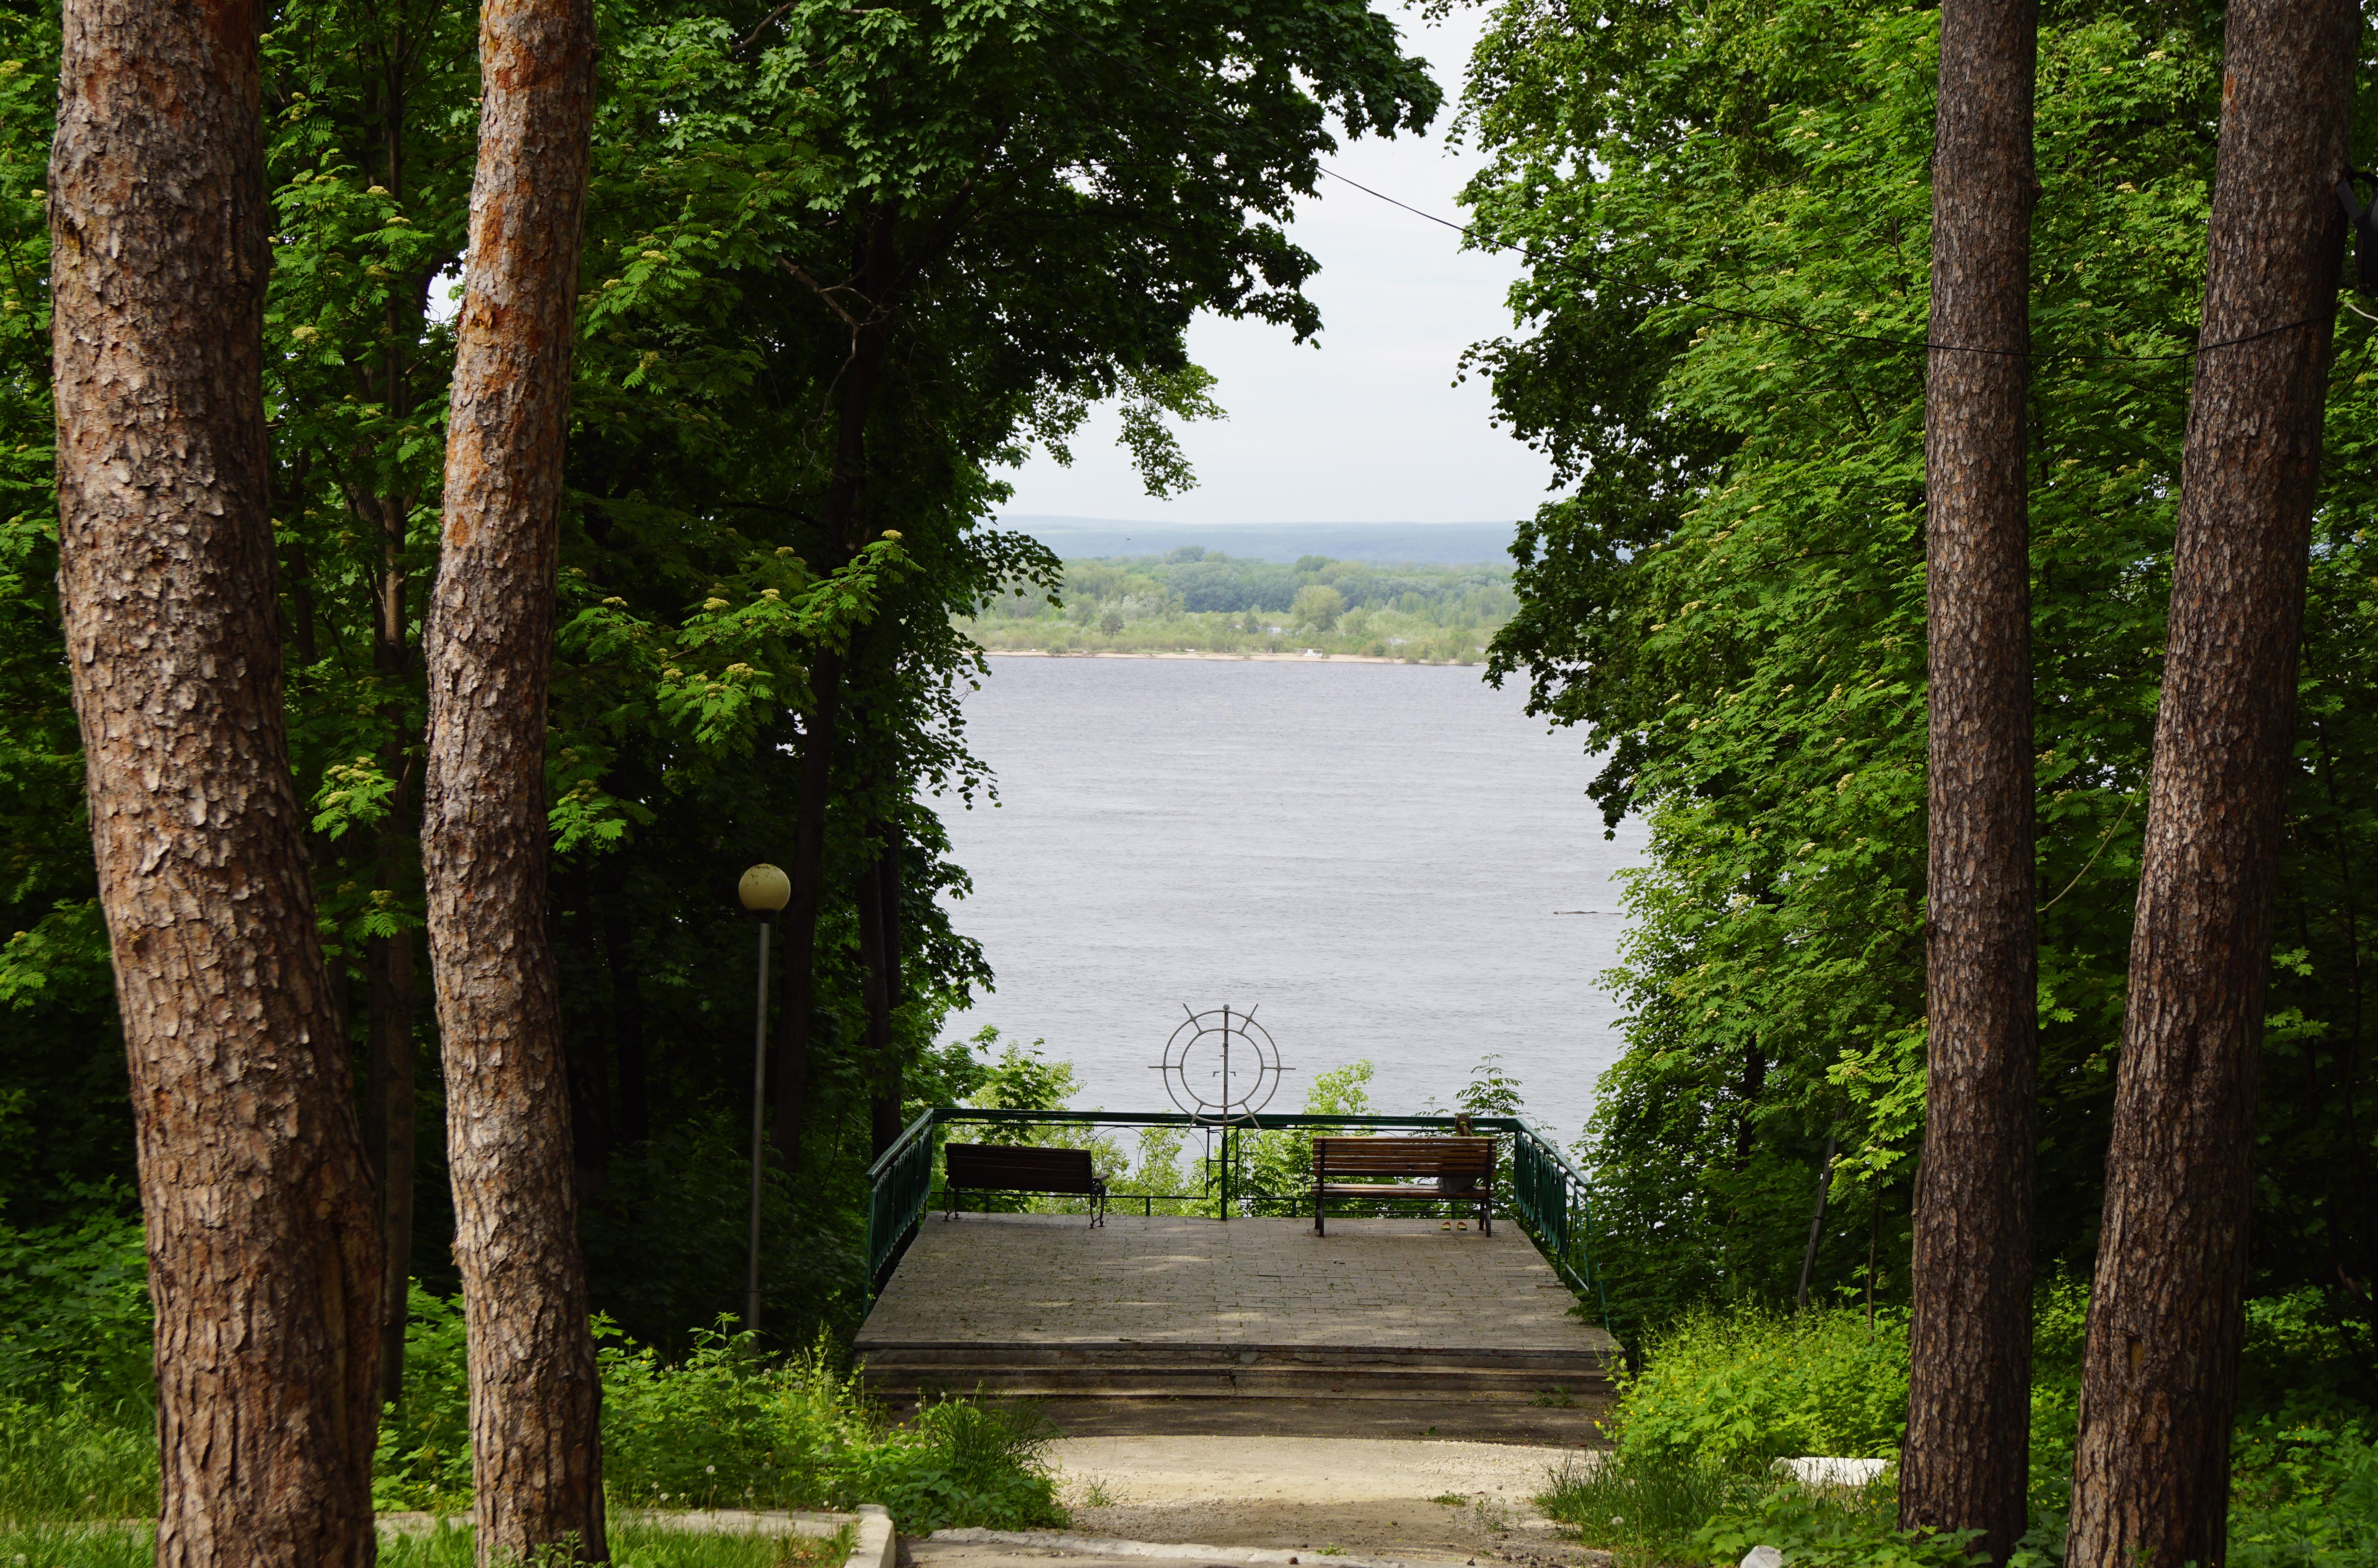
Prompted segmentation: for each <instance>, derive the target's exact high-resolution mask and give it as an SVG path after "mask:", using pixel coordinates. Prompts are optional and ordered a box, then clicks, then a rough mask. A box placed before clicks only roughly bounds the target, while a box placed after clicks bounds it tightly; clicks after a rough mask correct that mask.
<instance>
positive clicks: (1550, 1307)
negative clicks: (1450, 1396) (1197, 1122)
mask: <svg viewBox="0 0 2378 1568" xmlns="http://www.w3.org/2000/svg"><path fill="white" fill-rule="evenodd" d="M1575 1299H1576V1298H1575V1297H1574V1296H1573V1295H1571V1293H1570V1292H1569V1289H1568V1287H1567V1286H1565V1285H1563V1284H1562V1283H1561V1281H1560V1278H1559V1276H1558V1275H1555V1274H1554V1273H1553V1271H1552V1267H1551V1265H1550V1264H1548V1263H1545V1262H1544V1261H1543V1257H1542V1256H1541V1255H1540V1254H1539V1253H1538V1252H1537V1251H1536V1250H1535V1247H1534V1245H1533V1244H1532V1243H1531V1242H1530V1241H1529V1240H1528V1239H1527V1238H1526V1237H1525V1236H1523V1235H1521V1234H1520V1233H1519V1228H1518V1227H1517V1226H1515V1225H1510V1224H1502V1225H1498V1226H1497V1227H1495V1234H1494V1235H1493V1236H1492V1237H1486V1236H1482V1235H1480V1234H1478V1232H1477V1231H1476V1230H1474V1229H1472V1230H1468V1231H1443V1230H1439V1229H1438V1228H1437V1222H1436V1221H1435V1220H1434V1219H1426V1220H1421V1219H1332V1220H1331V1221H1330V1222H1329V1234H1328V1235H1327V1237H1316V1236H1315V1235H1314V1234H1313V1227H1312V1222H1311V1221H1309V1220H1293V1219H1233V1220H1228V1221H1220V1220H1209V1219H1179V1218H1171V1217H1164V1216H1159V1217H1157V1218H1152V1219H1150V1218H1142V1217H1140V1216H1137V1215H1110V1216H1109V1217H1108V1220H1107V1223H1106V1225H1105V1227H1103V1228H1101V1229H1093V1228H1091V1227H1089V1226H1087V1224H1085V1223H1084V1222H1083V1220H1082V1219H1081V1218H1079V1217H1077V1216H1071V1215H959V1216H958V1217H957V1218H956V1219H955V1220H944V1219H943V1218H942V1216H941V1215H938V1214H932V1215H927V1216H926V1217H925V1219H924V1221H923V1223H922V1225H921V1226H920V1227H919V1231H918V1234H917V1238H916V1240H915V1241H914V1242H913V1243H912V1244H911V1245H910V1246H909V1248H908V1251H907V1256H906V1257H905V1258H903V1259H902V1260H901V1262H900V1265H899V1268H898V1270H897V1271H896V1272H895V1273H894V1275H893V1276H892V1279H891V1281H890V1283H889V1284H888V1285H887V1286H886V1287H884V1291H883V1296H882V1297H881V1298H879V1299H877V1301H876V1303H875V1307H874V1310H873V1311H871V1312H870V1313H869V1314H868V1318H867V1322H866V1324H865V1326H864V1327H862V1328H861V1329H860V1331H859V1349H860V1350H861V1351H862V1352H864V1351H867V1350H868V1349H870V1348H871V1347H890V1346H894V1345H900V1344H910V1345H914V1344H920V1343H939V1344H952V1343H956V1342H962V1341H977V1342H986V1343H998V1344H1006V1345H1032V1344H1042V1345H1082V1346H1090V1345H1110V1346H1112V1345H1142V1346H1149V1345H1163V1344H1171V1345H1179V1346H1183V1347H1187V1346H1216V1347H1219V1346H1230V1345H1246V1346H1271V1347H1306V1346H1309V1347H1367V1348H1376V1349H1404V1348H1413V1349H1418V1348H1447V1349H1452V1348H1459V1349H1463V1350H1478V1349H1507V1350H1517V1351H1550V1352H1555V1353H1558V1352H1570V1353H1576V1352H1589V1353H1598V1354H1603V1355H1606V1354H1608V1353H1609V1352H1610V1351H1612V1350H1613V1349H1615V1345H1614V1342H1613V1341H1612V1340H1611V1338H1610V1336H1609V1335H1607V1334H1605V1333H1603V1331H1602V1329H1601V1328H1599V1327H1597V1326H1594V1325H1591V1324H1589V1323H1584V1322H1583V1321H1581V1320H1580V1319H1578V1318H1576V1317H1573V1316H1571V1315H1569V1307H1570V1304H1571V1303H1572V1302H1573V1301H1574V1300H1575Z"/></svg>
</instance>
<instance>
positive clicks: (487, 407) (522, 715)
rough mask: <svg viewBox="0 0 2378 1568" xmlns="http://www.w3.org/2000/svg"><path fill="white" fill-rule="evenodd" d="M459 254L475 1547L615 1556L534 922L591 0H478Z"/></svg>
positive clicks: (557, 1049) (436, 611) (563, 1103)
mask: <svg viewBox="0 0 2378 1568" xmlns="http://www.w3.org/2000/svg"><path fill="white" fill-rule="evenodd" d="M479 58H480V72H481V80H482V83H483V86H484V93H485V95H484V97H483V99H482V102H481V105H480V122H479V153H478V169H477V173H476V175H475V177H474V181H473V184H472V187H471V251H470V257H469V260H468V264H467V269H466V272H465V278H466V289H465V293H464V295H463V301H462V317H461V319H460V321H459V323H458V330H457V346H456V353H455V365H454V385H453V402H452V409H451V413H450V417H449V421H448V426H447V429H448V434H447V444H446V490H445V518H444V538H443V549H442V553H441V557H440V559H439V563H438V581H437V586H436V588H435V590H434V591H433V592H432V595H431V601H430V606H429V616H428V624H427V628H426V635H425V639H424V646H425V651H426V660H425V662H426V666H427V673H428V681H429V740H428V761H427V767H426V770H425V773H426V778H425V789H424V799H423V806H422V835H421V836H422V861H423V867H424V869H425V871H426V875H427V881H428V901H427V902H428V928H429V955H430V964H431V970H432V976H433V978H434V981H435V984H436V990H437V999H438V1028H439V1032H440V1034H441V1035H442V1037H443V1051H444V1059H445V1065H446V1095H447V1110H446V1126H447V1133H446V1138H447V1156H448V1162H449V1165H450V1167H451V1172H452V1180H453V1190H454V1221H455V1239H454V1253H455V1259H456V1261H457V1263H460V1264H461V1267H462V1294H463V1310H464V1321H465V1323H466V1325H467V1327H468V1330H469V1334H470V1378H471V1444H472V1471H473V1481H474V1487H475V1490H476V1500H475V1502H474V1510H473V1519H474V1524H475V1525H476V1526H477V1550H478V1554H479V1561H480V1562H483V1563H486V1562H496V1561H498V1560H500V1559H502V1558H503V1557H505V1556H506V1555H507V1554H510V1555H516V1556H519V1557H522V1558H530V1557H534V1555H536V1554H537V1553H538V1552H540V1551H541V1550H551V1549H553V1548H555V1547H557V1546H561V1545H563V1544H564V1543H574V1545H573V1550H575V1551H576V1552H577V1553H578V1554H580V1555H581V1556H582V1557H585V1558H588V1559H592V1560H600V1559H602V1558H604V1557H605V1556H606V1555H607V1552H606V1550H605V1538H604V1521H603V1478H602V1461H601V1454H600V1447H599V1430H598V1413H599V1401H600V1397H601V1389H600V1385H599V1384H598V1382H597V1381H596V1374H595V1347H594V1341H593V1338H592V1336H591V1335H590V1333H589V1327H588V1321H587V1294H586V1268H585V1263H584V1260H583V1258H582V1256H581V1254H580V1252H579V1247H578V1236H577V1209H576V1204H575V1203H574V1202H573V1200H572V1194H571V1188H570V1165H571V1162H570V1085H569V1079H568V1073H567V1067H566V1062H565V1060H564V1056H563V1049H562V1041H561V1030H560V999H559V995H558V986H559V978H558V974H557V973H556V970H555V967H554V954H553V948H552V943H551V940H550V937H549V934H548V931H547V928H546V798H545V731H546V694H547V688H548V686H549V679H550V671H551V662H552V649H553V616H554V584H555V574H556V570H557V565H558V552H559V534H560V508H561V477H562V455H563V442H564V438H565V435H566V432H567V428H568V413H569V397H570V341H571V335H572V331H573V327H574V322H575V317H576V296H577V289H578V260H579V243H580V232H581V225H582V219H583V216H584V209H585V200H586V173H587V158H588V134H589V128H590V123H591V115H592V109H593V102H594V85H595V70H594V60H595V22H594V14H593V9H592V6H591V5H590V4H589V3H588V0H488V3H487V5H486V7H485V9H484V10H483V11H482V13H481V16H480V23H479Z"/></svg>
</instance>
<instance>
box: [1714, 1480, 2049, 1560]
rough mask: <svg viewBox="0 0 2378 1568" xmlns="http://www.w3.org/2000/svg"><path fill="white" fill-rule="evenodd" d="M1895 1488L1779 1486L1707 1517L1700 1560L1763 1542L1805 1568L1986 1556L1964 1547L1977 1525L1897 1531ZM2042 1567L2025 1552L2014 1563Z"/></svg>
mask: <svg viewBox="0 0 2378 1568" xmlns="http://www.w3.org/2000/svg"><path fill="white" fill-rule="evenodd" d="M1896 1490H1897V1489H1896V1488H1895V1487H1892V1486H1891V1485H1890V1484H1888V1483H1887V1482H1884V1483H1878V1484H1877V1485H1875V1486H1873V1487H1869V1488H1867V1489H1864V1490H1861V1491H1852V1492H1847V1493H1846V1495H1844V1489H1839V1488H1802V1487H1783V1488H1779V1489H1777V1490H1774V1491H1771V1492H1770V1493H1769V1494H1768V1495H1767V1496H1766V1497H1765V1498H1763V1499H1762V1500H1760V1502H1759V1506H1758V1508H1757V1509H1756V1510H1755V1511H1752V1512H1747V1513H1746V1514H1739V1515H1735V1516H1731V1517H1725V1518H1720V1519H1716V1520H1713V1521H1711V1523H1710V1524H1709V1525H1707V1526H1703V1527H1702V1528H1701V1529H1700V1530H1699V1531H1697V1532H1695V1534H1694V1537H1693V1543H1694V1546H1695V1548H1696V1549H1697V1555H1698V1558H1699V1561H1700V1562H1709V1563H1728V1562H1739V1561H1741V1558H1742V1555H1743V1553H1745V1552H1747V1551H1748V1550H1750V1549H1751V1548H1752V1547H1754V1546H1761V1545H1765V1546H1772V1547H1775V1548H1777V1549H1779V1550H1782V1551H1783V1553H1784V1561H1785V1562H1794V1563H1800V1564H1804V1565H1805V1568H1969V1565H1972V1568H1978V1565H1979V1564H1981V1563H1984V1562H1988V1559H1987V1558H1983V1557H1980V1556H1978V1555H1975V1554H1973V1553H1971V1552H1969V1551H1968V1550H1967V1548H1968V1547H1970V1546H1971V1545H1972V1544H1973V1541H1974V1539H1975V1538H1976V1537H1977V1536H1979V1535H1980V1534H1981V1532H1980V1531H1979V1530H1964V1531H1956V1530H1951V1531H1944V1532H1941V1533H1940V1534H1938V1535H1933V1534H1910V1533H1904V1532H1902V1531H1901V1530H1900V1529H1899V1528H1898V1527H1897V1526H1896V1524H1895V1523H1894V1515H1895V1514H1896V1513H1897V1511H1898V1510H1897V1498H1896V1495H1895V1494H1896ZM2044 1565H2045V1559H2042V1558H2040V1557H2038V1556H2037V1555H2036V1553H2027V1554H2022V1555H2019V1556H2018V1558H2017V1560H2016V1562H2015V1564H2014V1568H2044Z"/></svg>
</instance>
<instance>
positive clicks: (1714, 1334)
mask: <svg viewBox="0 0 2378 1568" xmlns="http://www.w3.org/2000/svg"><path fill="white" fill-rule="evenodd" d="M1643 1359H1644V1368H1643V1370H1642V1371H1640V1372H1637V1373H1631V1374H1622V1375H1621V1377H1620V1378H1619V1380H1618V1382H1619V1389H1620V1394H1619V1406H1618V1415H1617V1426H1618V1442H1619V1446H1620V1447H1621V1449H1623V1450H1624V1451H1626V1452H1627V1453H1629V1454H1641V1455H1644V1456H1646V1457H1647V1458H1651V1459H1656V1460H1658V1461H1662V1462H1665V1463H1670V1464H1676V1465H1695V1464H1699V1465H1709V1466H1716V1467H1718V1468H1720V1469H1754V1470H1755V1469H1759V1468H1762V1467H1763V1466H1765V1465H1766V1464H1767V1463H1768V1462H1769V1461H1770V1460H1772V1459H1776V1458H1782V1457H1789V1456H1792V1455H1797V1454H1832V1455H1837V1456H1843V1457H1853V1458H1856V1457H1868V1456H1895V1455H1896V1454H1897V1453H1898V1448H1899V1441H1900V1436H1901V1434H1902V1433H1903V1432H1904V1430H1905V1429H1906V1424H1907V1325H1906V1322H1905V1320H1904V1318H1903V1317H1901V1316H1899V1315H1897V1314H1895V1313H1882V1314H1878V1315H1877V1319H1876V1323H1875V1327H1874V1329H1873V1331H1872V1332H1868V1328H1867V1325H1866V1318H1865V1315H1864V1314H1863V1313H1861V1312H1857V1311H1850V1310H1847V1309H1836V1310H1829V1311H1806V1312H1801V1313H1798V1314H1796V1315H1793V1316H1784V1315H1781V1314H1778V1313H1773V1312H1770V1311H1764V1310H1762V1309H1759V1308H1756V1307H1744V1308H1739V1309H1735V1310H1734V1311H1696V1312H1692V1313H1688V1314H1687V1315H1686V1316H1685V1317H1683V1318H1681V1319H1679V1320H1678V1321H1677V1322H1675V1323H1672V1324H1670V1325H1669V1326H1668V1327H1667V1328H1665V1329H1663V1330H1662V1331H1660V1332H1659V1333H1658V1334H1656V1335H1651V1337H1650V1338H1648V1339H1647V1340H1646V1341H1645V1344H1644V1347H1643Z"/></svg>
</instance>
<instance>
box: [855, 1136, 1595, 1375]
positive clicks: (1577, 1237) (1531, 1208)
mask: <svg viewBox="0 0 2378 1568" xmlns="http://www.w3.org/2000/svg"><path fill="white" fill-rule="evenodd" d="M1470 1124H1471V1129H1472V1130H1473V1131H1476V1132H1479V1133H1483V1134H1488V1135H1491V1136H1494V1137H1496V1138H1501V1139H1505V1140H1507V1142H1508V1145H1509V1148H1510V1153H1511V1161H1510V1176H1509V1178H1508V1179H1507V1181H1506V1182H1505V1184H1504V1185H1505V1207H1506V1212H1507V1213H1508V1214H1510V1215H1513V1216H1514V1217H1516V1218H1517V1219H1518V1220H1519V1228H1520V1229H1522V1230H1524V1231H1525V1232H1527V1235H1528V1239H1530V1240H1531V1241H1533V1242H1534V1243H1535V1244H1536V1250H1537V1251H1540V1252H1542V1253H1543V1255H1544V1261H1545V1262H1547V1263H1551V1264H1552V1266H1553V1268H1554V1271H1555V1273H1557V1274H1558V1275H1560V1276H1561V1279H1562V1281H1563V1283H1565V1284H1567V1286H1568V1287H1569V1288H1570V1289H1572V1290H1575V1291H1576V1292H1577V1293H1578V1294H1579V1296H1580V1297H1584V1296H1591V1298H1592V1299H1593V1302H1594V1305H1595V1308H1596V1311H1598V1313H1599V1314H1600V1316H1601V1318H1602V1320H1603V1327H1605V1328H1607V1327H1608V1326H1609V1320H1610V1305H1609V1301H1608V1299H1607V1298H1606V1297H1605V1296H1604V1294H1603V1285H1602V1270H1601V1267H1600V1266H1599V1264H1598V1263H1596V1262H1595V1260H1594V1252H1593V1204H1592V1196H1591V1189H1589V1188H1588V1186H1587V1184H1586V1179H1585V1177H1584V1175H1583V1173H1581V1172H1580V1171H1579V1169H1578V1168H1577V1167H1576V1166H1575V1165H1574V1164H1573V1163H1571V1162H1570V1160H1569V1158H1568V1156H1567V1155H1565V1154H1563V1153H1562V1152H1561V1150H1560V1146H1559V1145H1558V1144H1556V1143H1554V1142H1553V1141H1552V1140H1551V1139H1550V1138H1548V1137H1546V1136H1545V1135H1544V1133H1543V1131H1541V1130H1540V1129H1539V1128H1537V1127H1536V1126H1535V1124H1534V1123H1532V1122H1530V1121H1527V1120H1525V1119H1521V1118H1519V1117H1516V1116H1473V1117H1471V1118H1470ZM951 1127H1180V1128H1199V1127H1208V1128H1218V1129H1219V1124H1218V1123H1214V1122H1200V1121H1198V1120H1196V1119H1194V1118H1192V1117H1189V1116H1186V1115H1183V1113H1182V1112H1180V1111H1093V1110H967V1109H964V1108H962V1107H953V1106H935V1107H933V1108H932V1109H931V1110H928V1111H927V1112H925V1113H924V1114H923V1115H922V1116H919V1118H917V1119H916V1120H914V1121H912V1122H910V1123H909V1124H908V1126H907V1130H906V1131H903V1132H902V1133H901V1134H900V1138H899V1141H898V1142H897V1143H894V1144H893V1145H892V1147H891V1148H889V1149H887V1150H885V1151H884V1153H883V1157H882V1158H881V1159H879V1160H877V1161H876V1162H875V1163H874V1164H873V1165H872V1166H871V1167H868V1172H867V1183H868V1189H869V1191H868V1203H867V1295H868V1298H869V1299H871V1300H872V1299H873V1298H874V1295H875V1292H876V1291H877V1290H879V1289H881V1288H882V1287H883V1282H884V1280H886V1279H887V1278H889V1277H890V1276H891V1273H892V1270H893V1268H894V1266H895V1264H897V1263H899V1261H900V1254H901V1253H902V1252H904V1251H907V1246H908V1242H909V1240H910V1239H911V1238H913V1237H914V1236H915V1235H916V1233H917V1226H918V1222H919V1220H921V1219H922V1218H923V1217H924V1214H925V1210H926V1207H927V1205H928V1204H929V1203H931V1200H932V1195H933V1163H934V1155H935V1153H936V1152H937V1151H938V1150H939V1149H940V1148H941V1146H942V1143H943V1141H944V1140H943V1132H944V1131H946V1130H947V1129H949V1128H951ZM1291 1129H1292V1130H1300V1131H1313V1132H1334V1131H1370V1132H1396V1131H1404V1132H1447V1133H1449V1132H1452V1131H1455V1125H1454V1119H1453V1118H1451V1117H1449V1116H1319V1115H1310V1114H1281V1115H1268V1114H1267V1115H1261V1116H1245V1117H1241V1118H1239V1119H1236V1120H1234V1121H1232V1122H1231V1123H1230V1125H1229V1127H1228V1128H1227V1129H1219V1130H1221V1131H1223V1132H1224V1138H1225V1144H1224V1155H1223V1158H1222V1159H1221V1161H1220V1162H1219V1170H1218V1172H1217V1177H1218V1180H1217V1181H1209V1182H1208V1183H1207V1191H1205V1192H1204V1193H1199V1194H1187V1193H1184V1194H1174V1195H1172V1198H1173V1199H1186V1200H1189V1201H1194V1202H1198V1203H1206V1202H1212V1203H1215V1205H1216V1214H1215V1217H1216V1218H1218V1219H1227V1218H1229V1217H1230V1215H1231V1213H1232V1212H1233V1210H1235V1209H1240V1208H1242V1207H1243V1208H1244V1211H1245V1212H1248V1213H1252V1212H1254V1211H1255V1208H1257V1207H1259V1206H1263V1205H1280V1204H1286V1205H1290V1206H1291V1212H1293V1206H1294V1205H1296V1204H1299V1203H1304V1202H1306V1201H1309V1199H1310V1196H1311V1194H1310V1193H1293V1192H1250V1191H1243V1190H1242V1191H1239V1192H1236V1193H1233V1192H1232V1191H1231V1166H1232V1161H1231V1157H1230V1155H1229V1148H1228V1141H1229V1139H1230V1137H1231V1134H1232V1133H1234V1132H1238V1131H1258V1132H1269V1131H1287V1130H1291ZM1129 1196H1130V1197H1139V1196H1142V1194H1139V1193H1132V1194H1129ZM1167 1201H1172V1200H1167Z"/></svg>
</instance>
